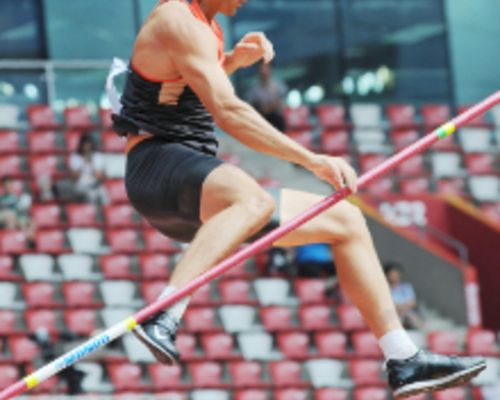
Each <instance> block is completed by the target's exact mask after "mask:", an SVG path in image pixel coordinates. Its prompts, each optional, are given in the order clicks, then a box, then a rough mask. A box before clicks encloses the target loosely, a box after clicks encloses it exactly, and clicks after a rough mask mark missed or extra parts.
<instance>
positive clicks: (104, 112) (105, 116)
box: [99, 108, 113, 130]
mask: <svg viewBox="0 0 500 400" xmlns="http://www.w3.org/2000/svg"><path fill="white" fill-rule="evenodd" d="M111 115H113V110H112V109H110V108H100V109H99V121H100V122H101V128H102V129H103V130H107V129H111V128H112V126H113V120H112V119H111Z"/></svg>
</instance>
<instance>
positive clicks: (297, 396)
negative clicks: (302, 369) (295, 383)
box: [273, 389, 311, 400]
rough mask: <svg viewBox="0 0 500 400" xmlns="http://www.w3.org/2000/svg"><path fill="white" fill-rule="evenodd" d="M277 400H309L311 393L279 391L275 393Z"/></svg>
mask: <svg viewBox="0 0 500 400" xmlns="http://www.w3.org/2000/svg"><path fill="white" fill-rule="evenodd" d="M273 398H274V399H276V400H309V399H310V398H311V397H310V393H309V391H308V390H305V389H278V390H275V391H274V397H273Z"/></svg>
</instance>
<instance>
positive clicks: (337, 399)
mask: <svg viewBox="0 0 500 400" xmlns="http://www.w3.org/2000/svg"><path fill="white" fill-rule="evenodd" d="M348 399H349V391H348V390H346V389H339V388H323V389H317V390H316V391H315V392H314V400H348Z"/></svg>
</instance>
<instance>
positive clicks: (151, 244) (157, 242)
mask: <svg viewBox="0 0 500 400" xmlns="http://www.w3.org/2000/svg"><path fill="white" fill-rule="evenodd" d="M144 243H145V246H146V251H149V252H158V253H167V254H170V253H177V252H179V247H177V246H176V245H175V244H174V243H173V242H172V240H171V239H169V238H168V237H166V236H164V235H162V234H161V233H160V232H158V231H157V230H154V229H145V230H144Z"/></svg>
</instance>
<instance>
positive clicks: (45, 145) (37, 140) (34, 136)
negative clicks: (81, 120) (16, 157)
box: [27, 131, 64, 154]
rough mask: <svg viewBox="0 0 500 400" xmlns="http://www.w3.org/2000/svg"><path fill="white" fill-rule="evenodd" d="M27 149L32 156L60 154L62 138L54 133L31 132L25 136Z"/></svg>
mask: <svg viewBox="0 0 500 400" xmlns="http://www.w3.org/2000/svg"><path fill="white" fill-rule="evenodd" d="M27 138H28V149H29V151H30V153H32V154H40V153H60V152H62V151H64V150H63V147H62V136H61V135H60V134H58V133H56V132H54V131H31V132H28V134H27Z"/></svg>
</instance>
